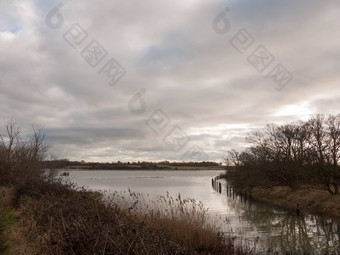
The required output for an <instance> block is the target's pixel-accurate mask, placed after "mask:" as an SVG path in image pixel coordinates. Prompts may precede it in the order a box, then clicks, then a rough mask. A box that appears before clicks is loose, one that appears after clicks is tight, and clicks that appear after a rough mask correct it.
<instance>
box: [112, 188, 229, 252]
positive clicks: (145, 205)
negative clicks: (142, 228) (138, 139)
mask: <svg viewBox="0 0 340 255" xmlns="http://www.w3.org/2000/svg"><path fill="white" fill-rule="evenodd" d="M109 200H110V202H111V203H112V202H113V203H116V204H118V205H119V206H120V207H122V208H126V209H128V210H129V211H131V213H132V214H133V215H135V217H136V218H137V219H138V220H139V221H140V222H145V223H146V224H147V225H148V226H150V227H152V228H153V229H155V230H156V231H157V232H160V233H162V234H163V235H164V236H165V237H166V238H167V239H169V240H172V241H173V242H175V243H177V244H179V245H180V246H183V247H187V248H189V249H194V250H196V251H206V252H208V251H211V252H214V251H217V250H219V251H222V250H224V251H226V250H228V252H230V253H231V252H232V251H231V247H232V244H231V243H232V242H231V240H230V239H229V238H225V237H224V236H223V234H222V233H219V231H218V229H217V227H216V226H215V225H214V224H213V223H211V222H210V221H209V220H208V218H207V215H206V213H207V210H206V209H204V207H203V204H202V203H201V202H198V201H196V200H194V199H190V198H186V199H183V198H181V196H180V195H178V196H177V197H176V198H173V197H171V196H170V195H169V193H167V195H166V196H158V199H157V200H155V201H153V200H150V199H148V197H145V196H143V195H142V194H140V193H135V192H132V191H131V190H129V191H128V193H126V194H122V193H120V194H119V193H114V194H111V196H110V199H109Z"/></svg>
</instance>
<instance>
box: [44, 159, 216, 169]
mask: <svg viewBox="0 0 340 255" xmlns="http://www.w3.org/2000/svg"><path fill="white" fill-rule="evenodd" d="M44 163H45V165H46V167H57V168H70V169H103V170H106V169H109V170H110V169H112V170H114V169H130V170H132V169H133V170H137V169H176V168H180V167H191V168H194V167H200V168H203V167H219V166H221V164H220V163H216V162H210V161H203V162H169V161H162V162H147V161H137V162H121V161H117V162H111V163H109V162H107V163H100V162H85V161H69V160H67V159H61V160H53V161H45V162H44Z"/></svg>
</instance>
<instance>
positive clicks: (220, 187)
mask: <svg viewBox="0 0 340 255" xmlns="http://www.w3.org/2000/svg"><path fill="white" fill-rule="evenodd" d="M219 192H220V193H222V184H221V183H219Z"/></svg>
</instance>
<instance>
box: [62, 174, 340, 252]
mask: <svg viewBox="0 0 340 255" xmlns="http://www.w3.org/2000/svg"><path fill="white" fill-rule="evenodd" d="M222 172H223V171H212V170H208V171H195V170H192V171H164V170H162V171H154V170H150V171H141V170H138V171H125V170H121V171H100V170H96V171H84V170H79V171H78V170H73V171H70V172H69V173H70V175H69V176H68V177H67V178H68V179H70V180H71V181H73V182H75V183H77V184H78V185H79V186H84V187H85V188H86V189H91V190H96V191H107V192H114V191H118V192H124V191H127V190H128V189H129V188H130V189H131V190H133V191H134V192H139V193H142V194H144V195H145V196H148V197H150V199H156V198H157V197H158V196H161V195H162V196H165V195H166V194H167V192H168V193H169V194H170V195H171V196H173V197H176V196H178V194H180V195H181V197H183V198H193V199H195V200H197V201H201V202H202V203H203V205H204V207H205V208H207V209H208V213H209V217H210V218H211V219H212V221H214V223H215V224H218V226H219V228H220V229H221V230H222V231H223V232H225V233H226V234H227V235H230V236H233V237H235V239H236V240H239V241H240V242H243V243H249V245H252V246H256V247H255V248H256V252H257V254H294V255H295V254H340V241H339V237H340V225H339V224H338V223H337V222H336V221H334V220H332V219H328V218H325V217H320V216H317V215H309V214H308V215H299V216H298V215H296V213H294V212H292V211H289V210H285V209H282V208H278V207H275V206H272V205H268V204H265V203H260V202H256V201H252V200H249V199H248V200H246V201H244V199H242V200H241V198H240V197H236V196H235V197H234V198H233V197H232V196H231V197H230V196H227V194H226V183H225V182H222V193H221V194H220V193H218V192H216V191H215V190H214V189H213V188H212V185H211V178H213V177H215V176H217V175H219V174H220V173H222Z"/></svg>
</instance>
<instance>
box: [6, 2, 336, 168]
mask: <svg viewBox="0 0 340 255" xmlns="http://www.w3.org/2000/svg"><path fill="white" fill-rule="evenodd" d="M226 7H228V8H229V11H228V12H226V13H225V14H226V15H225V21H226V22H227V23H228V24H229V25H230V29H228V31H226V32H225V33H223V34H219V33H216V31H215V29H214V26H213V21H214V19H215V18H216V17H217V16H218V15H219V14H221V13H222V14H223V12H224V11H225V9H226ZM53 11H54V16H52V18H50V19H49V20H50V21H51V22H52V24H57V25H56V27H55V28H51V24H50V23H49V22H47V23H46V19H47V17H48V15H49V14H51V13H52V12H53ZM56 15H59V18H60V17H62V21H63V22H62V23H60V24H59V26H58V21H59V20H58V17H57V16H56ZM74 24H78V25H79V26H80V27H81V28H82V29H83V30H84V32H85V33H86V38H85V39H84V41H82V42H80V41H81V36H82V35H80V34H77V31H78V32H79V30H72V28H74V27H73V26H74ZM338 24H340V2H339V1H329V0H326V1H316V0H308V1H307V0H301V1H298V2H297V1H292V0H290V1H286V0H285V1H283V0H280V1H269V0H258V1H253V0H233V1H229V2H228V5H226V3H225V2H224V1H214V2H209V1H203V0H199V1H189V0H188V1H180V0H175V1H171V2H169V1H142V2H141V1H135V0H131V1H104V0H100V1H95V2H94V1H87V2H84V1H83V2H79V1H78V2H77V1H64V2H63V5H62V6H61V5H58V2H55V3H52V2H50V1H44V0H36V1H32V0H31V1H18V0H14V1H2V2H0V54H1V58H0V105H1V107H0V117H1V119H8V118H10V117H13V118H14V119H16V120H17V122H19V123H20V124H21V125H22V126H23V130H24V132H29V129H30V127H31V125H32V124H35V125H38V126H40V127H44V129H45V132H46V135H47V137H48V142H49V143H50V144H51V150H52V151H53V152H54V153H55V154H57V155H59V156H60V157H64V158H70V159H75V160H82V159H84V160H88V161H90V160H91V161H104V162H106V161H117V160H121V161H138V160H206V159H209V160H217V161H219V160H221V159H222V158H223V157H224V156H225V153H226V150H228V149H231V148H242V147H245V146H246V144H245V142H244V136H246V135H247V133H249V132H251V131H252V130H253V129H257V128H261V127H262V126H264V125H265V124H266V123H269V122H291V121H296V120H298V119H305V118H307V117H308V115H310V114H313V113H324V114H335V113H338V111H339V109H340V108H339V106H340V103H339V102H340V100H339V99H340V88H339V81H340V73H339V68H340V48H339V45H340V29H339V25H338ZM220 25H221V24H220ZM222 25H223V24H222ZM70 29H71V32H72V33H73V34H70V33H68V32H70ZM240 29H245V30H246V31H247V32H248V33H249V34H250V35H251V36H252V38H253V43H252V44H251V45H250V46H249V48H247V49H246V50H243V52H242V53H239V52H238V51H237V50H236V49H235V48H234V47H233V46H232V44H231V42H230V41H231V40H233V38H234V39H235V38H238V39H239V40H241V39H242V38H241V37H236V36H237V35H239V36H240V34H239V31H240ZM65 33H66V34H67V35H66V37H67V36H68V37H67V38H72V36H73V39H74V40H78V41H76V44H74V45H76V47H75V48H73V47H71V46H70V44H69V43H68V42H67V41H66V40H65V38H64V35H65ZM83 35H84V34H83ZM70 36H71V37H70ZM77 36H80V37H78V39H77V38H76V37H77ZM243 39H244V38H243ZM92 40H96V41H97V42H98V43H99V44H100V45H102V47H103V49H105V51H106V52H107V55H106V56H105V58H104V59H103V60H102V61H101V62H100V63H99V64H98V65H97V66H96V67H92V66H91V65H89V64H88V63H87V62H86V60H85V59H84V58H83V57H82V51H83V49H84V48H86V46H87V45H89V44H90V43H91V42H92ZM241 41H242V40H241ZM260 45H263V46H264V48H265V49H267V51H268V52H270V54H271V55H272V56H273V57H274V58H275V59H274V60H273V62H272V63H271V64H270V65H269V66H268V67H267V68H266V69H265V70H264V71H262V72H258V71H257V70H256V68H254V67H253V66H252V65H251V64H250V63H249V61H248V57H249V56H250V55H251V54H252V53H253V52H254V51H255V50H256V49H257V47H258V46H260ZM85 54H88V56H90V57H93V58H92V60H93V61H95V60H96V59H95V57H96V56H98V55H91V53H89V52H85ZM110 59H115V61H118V63H119V64H120V65H121V66H122V67H123V68H124V69H125V70H126V74H125V75H124V76H123V77H122V78H121V79H120V80H119V81H118V82H117V83H116V84H115V85H114V86H110V85H109V79H108V77H107V76H106V75H105V73H103V72H100V70H102V68H103V67H104V66H105V64H106V63H107V62H108V61H109V60H110ZM257 61H260V60H259V59H257ZM277 64H282V65H283V66H284V67H285V68H286V69H287V70H288V71H289V72H290V73H291V74H292V75H293V78H292V80H291V81H290V82H289V83H288V84H287V85H286V86H284V88H282V89H281V90H277V89H276V87H277V86H278V84H277V83H275V82H274V81H273V80H272V79H270V78H268V77H267V75H268V74H269V73H270V71H271V70H272V69H273V68H274V67H275V66H276V65H277ZM132 106H133V107H134V108H133V109H137V111H135V112H134V111H133V110H131V109H132V108H131V107H132ZM173 130H174V132H172V131H173ZM188 151H189V152H188Z"/></svg>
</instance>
